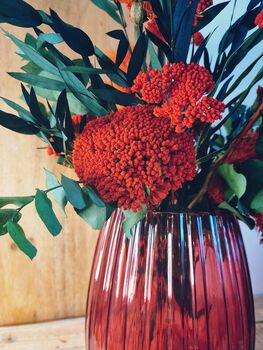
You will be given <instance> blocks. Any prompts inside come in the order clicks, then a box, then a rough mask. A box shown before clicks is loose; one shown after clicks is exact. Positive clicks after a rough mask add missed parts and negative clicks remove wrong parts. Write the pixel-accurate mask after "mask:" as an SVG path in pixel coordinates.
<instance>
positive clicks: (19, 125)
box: [0, 111, 39, 135]
mask: <svg viewBox="0 0 263 350" xmlns="http://www.w3.org/2000/svg"><path fill="white" fill-rule="evenodd" d="M0 125H1V126H3V127H5V128H7V129H9V130H12V131H15V132H18V133H20V134H24V135H36V134H37V133H38V132H39V129H38V128H37V127H35V126H34V125H33V124H30V123H29V122H27V121H25V120H23V119H21V118H18V117H16V116H15V115H13V114H10V113H6V112H3V111H0Z"/></svg>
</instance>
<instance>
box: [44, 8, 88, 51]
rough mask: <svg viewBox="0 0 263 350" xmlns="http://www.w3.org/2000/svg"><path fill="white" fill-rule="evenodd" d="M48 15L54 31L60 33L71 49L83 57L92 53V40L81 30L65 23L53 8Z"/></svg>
mask: <svg viewBox="0 0 263 350" xmlns="http://www.w3.org/2000/svg"><path fill="white" fill-rule="evenodd" d="M50 15H51V19H52V22H53V25H52V27H53V29H54V30H55V31H56V33H59V34H60V35H61V37H62V38H63V39H64V41H65V42H66V43H67V44H68V46H69V47H70V48H71V49H72V50H73V51H75V52H77V53H79V54H80V55H81V56H83V57H86V56H92V55H93V54H94V47H93V44H92V41H91V40H90V38H89V36H88V35H87V34H86V33H84V32H83V30H81V29H79V28H76V27H73V26H72V25H69V24H68V23H65V22H64V21H62V19H61V18H60V17H59V16H58V14H57V13H56V12H55V11H53V10H50Z"/></svg>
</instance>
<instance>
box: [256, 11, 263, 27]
mask: <svg viewBox="0 0 263 350" xmlns="http://www.w3.org/2000/svg"><path fill="white" fill-rule="evenodd" d="M255 25H256V26H258V27H259V28H263V10H261V11H260V12H259V14H258V15H257V17H256V18H255Z"/></svg>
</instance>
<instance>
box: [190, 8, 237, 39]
mask: <svg viewBox="0 0 263 350" xmlns="http://www.w3.org/2000/svg"><path fill="white" fill-rule="evenodd" d="M229 3H230V1H225V2H222V3H220V4H217V5H214V6H211V7H209V8H208V9H207V10H205V11H204V12H203V13H202V17H200V18H198V24H197V25H196V26H194V28H193V32H194V33H195V32H199V31H200V30H201V29H203V28H204V27H205V26H207V25H208V24H209V23H210V22H212V21H213V20H214V19H215V18H216V16H217V15H219V13H220V12H221V11H222V10H224V8H225V7H226V6H227V5H228V4H229Z"/></svg>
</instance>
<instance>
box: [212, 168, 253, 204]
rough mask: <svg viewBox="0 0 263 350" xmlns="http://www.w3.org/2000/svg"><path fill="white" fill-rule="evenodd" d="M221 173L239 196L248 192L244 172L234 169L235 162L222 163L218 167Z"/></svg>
mask: <svg viewBox="0 0 263 350" xmlns="http://www.w3.org/2000/svg"><path fill="white" fill-rule="evenodd" d="M218 173H219V175H220V176H221V177H222V178H223V179H224V180H225V181H226V183H227V184H228V186H229V187H230V188H231V189H232V190H233V192H234V193H235V194H236V196H237V197H238V198H241V197H242V196H243V194H244V193H245V192H246V187H247V180H246V178H245V176H244V175H243V174H240V173H238V172H237V171H236V170H235V169H234V165H233V164H222V165H220V167H219V168H218Z"/></svg>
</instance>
